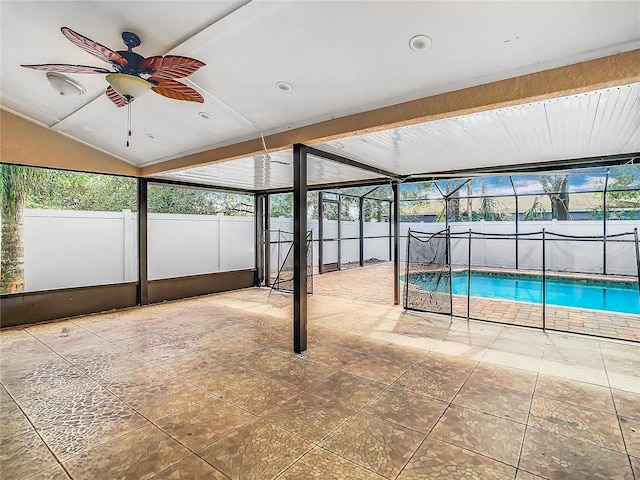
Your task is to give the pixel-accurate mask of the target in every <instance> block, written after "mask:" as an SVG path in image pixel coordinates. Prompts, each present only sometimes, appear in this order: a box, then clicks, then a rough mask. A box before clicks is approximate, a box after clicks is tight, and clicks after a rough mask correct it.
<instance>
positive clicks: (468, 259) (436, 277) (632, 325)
mask: <svg viewBox="0 0 640 480" xmlns="http://www.w3.org/2000/svg"><path fill="white" fill-rule="evenodd" d="M405 265H406V268H405V272H404V276H403V278H402V279H403V280H404V292H403V293H404V300H403V305H404V308H405V309H407V310H416V311H422V312H431V313H439V314H446V315H452V316H455V317H461V318H467V319H473V320H485V321H490V322H495V323H502V324H512V325H521V326H528V327H535V328H542V329H545V330H547V329H548V330H555V331H562V332H570V333H581V334H589V335H594V336H600V337H608V338H620V339H625V340H633V341H640V249H639V243H638V229H637V228H636V229H634V230H633V231H631V232H624V233H618V234H612V235H601V236H580V235H565V234H558V233H554V232H549V231H547V230H546V229H543V230H541V231H535V232H526V233H518V234H502V233H486V232H474V231H472V230H469V231H466V232H451V229H450V228H447V229H444V230H440V231H437V232H419V231H415V230H409V231H408V234H407V246H406V264H405Z"/></svg>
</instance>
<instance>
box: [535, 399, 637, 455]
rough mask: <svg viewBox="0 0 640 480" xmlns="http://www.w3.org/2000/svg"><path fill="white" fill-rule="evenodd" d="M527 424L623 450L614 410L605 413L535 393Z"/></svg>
mask: <svg viewBox="0 0 640 480" xmlns="http://www.w3.org/2000/svg"><path fill="white" fill-rule="evenodd" d="M529 425H531V426H533V427H536V428H539V429H541V430H546V431H548V432H552V433H557V434H560V435H564V436H566V437H570V438H574V439H576V440H581V441H583V442H589V443H593V444H594V445H597V446H599V447H602V448H609V449H611V450H615V451H617V452H620V453H624V452H625V449H624V443H623V441H622V434H621V432H620V426H619V424H618V419H617V418H616V416H615V413H610V414H606V413H603V412H600V411H597V410H592V409H589V408H585V407H582V406H578V405H575V404H572V403H565V402H558V401H556V400H551V399H548V398H544V397H540V396H537V395H536V396H534V397H533V402H532V404H531V415H530V417H529Z"/></svg>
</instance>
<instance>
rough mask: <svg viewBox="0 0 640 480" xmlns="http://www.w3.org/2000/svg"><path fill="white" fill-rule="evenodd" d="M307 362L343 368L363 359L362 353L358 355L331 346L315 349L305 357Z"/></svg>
mask: <svg viewBox="0 0 640 480" xmlns="http://www.w3.org/2000/svg"><path fill="white" fill-rule="evenodd" d="M305 358H306V359H307V360H311V361H312V362H316V363H321V364H323V365H327V366H329V367H333V368H338V369H341V368H344V367H346V366H347V365H350V364H352V363H353V362H355V361H357V360H360V359H362V358H365V355H364V354H363V353H358V352H355V351H353V350H349V349H346V348H339V347H334V346H333V345H325V346H322V347H320V348H316V349H315V350H312V351H311V352H309V353H307V354H306V355H305Z"/></svg>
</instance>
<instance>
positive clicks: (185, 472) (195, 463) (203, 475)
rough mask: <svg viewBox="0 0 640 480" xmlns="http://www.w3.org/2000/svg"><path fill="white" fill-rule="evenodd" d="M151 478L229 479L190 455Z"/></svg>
mask: <svg viewBox="0 0 640 480" xmlns="http://www.w3.org/2000/svg"><path fill="white" fill-rule="evenodd" d="M151 478H152V480H228V478H229V477H227V476H226V475H223V474H222V473H221V472H219V471H218V470H216V469H215V468H213V467H212V466H211V465H209V464H208V463H207V462H205V461H204V460H202V459H201V458H199V457H198V456H196V455H191V456H190V457H187V458H185V459H184V460H182V461H181V462H180V463H176V464H175V465H173V466H172V467H169V468H167V469H166V470H164V471H163V472H160V473H158V474H157V475H154V476H153V477H151Z"/></svg>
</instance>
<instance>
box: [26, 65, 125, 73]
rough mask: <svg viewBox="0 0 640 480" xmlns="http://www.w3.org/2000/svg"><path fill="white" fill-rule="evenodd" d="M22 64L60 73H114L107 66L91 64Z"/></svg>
mask: <svg viewBox="0 0 640 480" xmlns="http://www.w3.org/2000/svg"><path fill="white" fill-rule="evenodd" d="M20 66H21V67H24V68H33V69H34V70H44V71H45V72H58V73H113V72H112V71H111V70H107V69H106V68H100V67H91V66H89V65H68V64H66V63H43V64H41V65H20Z"/></svg>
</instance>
